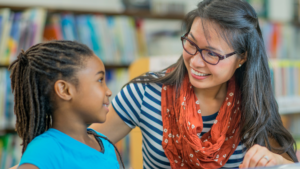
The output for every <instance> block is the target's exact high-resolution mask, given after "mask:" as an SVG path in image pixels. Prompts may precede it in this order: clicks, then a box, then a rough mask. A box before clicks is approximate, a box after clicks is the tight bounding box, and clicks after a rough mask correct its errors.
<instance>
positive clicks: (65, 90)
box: [54, 80, 75, 101]
mask: <svg viewBox="0 0 300 169" xmlns="http://www.w3.org/2000/svg"><path fill="white" fill-rule="evenodd" d="M54 91H55V93H56V95H57V96H58V97H59V98H61V99H63V100H65V101H69V100H71V99H72V97H73V95H74V94H75V93H74V92H75V90H74V86H73V85H72V84H70V83H68V82H66V81H64V80H58V81H56V82H55V84H54Z"/></svg>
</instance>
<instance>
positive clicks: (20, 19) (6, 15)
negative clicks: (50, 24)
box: [0, 8, 46, 65]
mask: <svg viewBox="0 0 300 169" xmlns="http://www.w3.org/2000/svg"><path fill="white" fill-rule="evenodd" d="M45 18H46V11H45V10H42V9H31V10H26V11H24V12H15V13H14V12H11V11H10V9H8V8H5V9H1V10H0V37H1V38H0V64H1V65H8V64H9V63H11V62H12V61H13V60H14V59H16V55H17V53H18V52H20V51H21V49H24V50H26V49H28V48H29V47H30V46H32V45H33V44H36V43H38V42H41V40H42V35H43V30H44V22H45Z"/></svg>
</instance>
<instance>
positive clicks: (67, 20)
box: [61, 14, 78, 41]
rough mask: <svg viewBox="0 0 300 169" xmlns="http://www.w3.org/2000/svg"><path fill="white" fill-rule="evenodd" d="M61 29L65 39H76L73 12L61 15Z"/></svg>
mask: <svg viewBox="0 0 300 169" xmlns="http://www.w3.org/2000/svg"><path fill="white" fill-rule="evenodd" d="M61 30H62V34H63V38H64V39H65V40H73V41H74V40H78V37H77V29H76V26H75V18H74V15H73V14H62V15H61Z"/></svg>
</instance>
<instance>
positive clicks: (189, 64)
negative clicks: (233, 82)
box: [183, 18, 244, 89]
mask: <svg viewBox="0 0 300 169" xmlns="http://www.w3.org/2000/svg"><path fill="white" fill-rule="evenodd" d="M206 23H207V24H205V26H206V29H205V30H206V32H204V30H203V27H202V19H201V18H196V19H195V20H194V22H193V24H192V27H191V30H190V32H189V34H188V35H187V38H188V39H189V40H191V41H192V42H194V43H195V44H196V45H197V46H198V47H199V48H200V49H208V50H210V51H213V52H215V53H218V54H220V55H226V54H229V53H232V52H234V50H233V49H232V48H231V47H229V46H228V44H227V43H226V41H225V40H223V39H222V37H220V36H219V34H218V33H217V32H216V30H218V29H215V28H214V27H216V26H217V25H216V24H214V23H212V22H208V21H206ZM205 33H206V34H205ZM183 59H184V63H185V66H186V68H187V71H188V75H189V79H190V82H191V84H192V85H193V86H194V87H195V88H198V89H204V88H212V87H216V86H219V85H221V84H223V83H225V82H227V81H228V80H229V79H230V78H231V77H232V76H233V74H234V72H235V70H236V69H237V68H238V67H239V64H242V63H244V62H243V60H241V59H240V57H238V56H237V55H236V54H234V55H232V56H230V57H228V58H226V59H224V60H220V61H219V63H218V64H217V65H211V64H208V63H207V62H205V61H204V60H203V58H202V57H201V54H200V52H197V53H196V54H195V55H190V54H189V53H187V52H186V51H185V50H183Z"/></svg>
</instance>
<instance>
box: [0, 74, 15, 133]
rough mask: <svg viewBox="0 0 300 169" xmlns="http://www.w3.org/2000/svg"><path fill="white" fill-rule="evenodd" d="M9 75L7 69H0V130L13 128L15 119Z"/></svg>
mask: <svg viewBox="0 0 300 169" xmlns="http://www.w3.org/2000/svg"><path fill="white" fill-rule="evenodd" d="M9 75H10V72H9V71H8V70H7V69H5V68H2V69H0V130H3V129H7V128H9V129H12V128H14V126H15V121H16V117H15V115H14V111H13V104H14V101H13V94H12V91H11V85H10V84H11V82H10V78H9Z"/></svg>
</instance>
